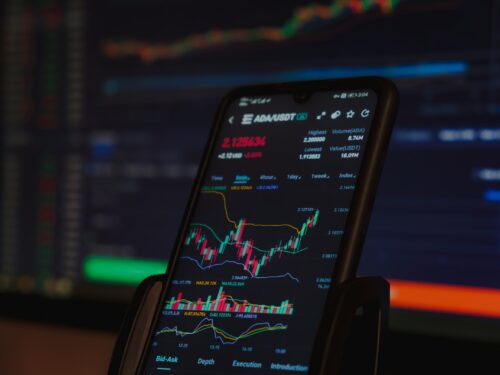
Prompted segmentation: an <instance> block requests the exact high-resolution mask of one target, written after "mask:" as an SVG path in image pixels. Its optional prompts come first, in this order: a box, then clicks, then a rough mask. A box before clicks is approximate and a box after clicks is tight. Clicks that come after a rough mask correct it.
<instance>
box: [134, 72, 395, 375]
mask: <svg viewBox="0 0 500 375" xmlns="http://www.w3.org/2000/svg"><path fill="white" fill-rule="evenodd" d="M397 98H398V95H397V90H396V89H395V87H394V85H393V84H392V83H390V82H389V81H387V80H384V79H381V78H358V79H345V80H332V81H317V82H297V83H286V84H274V85H263V86H253V87H246V88H240V89H237V90H234V91H232V92H231V93H230V94H229V95H227V96H226V98H225V99H224V100H223V103H222V105H221V107H220V110H219V112H218V114H217V117H216V121H215V124H214V127H213V130H212V133H211V135H210V139H209V142H208V145H207V148H206V151H205V154H204V158H203V162H202V164H201V167H200V171H199V174H198V177H197V180H196V182H195V185H194V188H193V192H192V196H191V199H190V202H189V205H188V207H187V210H186V214H185V217H184V220H183V224H182V226H181V229H180V232H179V237H178V239H177V244H176V247H175V251H174V253H173V255H172V258H171V261H170V267H169V270H168V272H167V275H166V282H165V287H164V291H163V294H162V297H161V299H160V302H159V303H158V306H157V311H156V314H155V318H154V319H153V324H152V326H151V330H150V332H149V337H148V339H147V345H146V346H145V348H144V352H143V353H142V358H141V361H140V362H141V364H140V370H139V373H140V374H148V375H153V374H168V373H171V374H191V375H193V374H200V375H201V374H222V373H224V374H227V375H231V374H252V373H258V374H260V375H262V374H276V373H284V374H297V373H306V374H315V375H317V374H320V371H319V368H320V367H319V363H320V362H321V361H322V360H323V359H324V356H325V355H327V353H324V351H323V349H322V348H323V347H324V346H325V342H324V340H326V338H325V337H324V335H321V334H320V333H321V332H324V331H325V330H326V329H327V328H328V326H329V324H331V322H330V319H329V317H331V315H332V314H331V311H329V308H328V303H327V301H328V298H329V289H330V287H331V286H332V285H333V284H335V283H341V282H343V281H346V280H349V279H350V278H353V277H354V276H355V274H356V268H357V265H358V260H359V257H360V253H361V250H362V244H363V239H364V235H365V232H366V229H367V226H368V221H369V216H370V211H371V208H372V204H373V200H374V196H375V190H376V184H377V180H378V177H379V174H380V172H381V168H382V164H383V158H384V154H385V151H386V149H387V146H388V143H389V138H390V134H391V128H392V124H393V121H394V117H395V112H396V107H397Z"/></svg>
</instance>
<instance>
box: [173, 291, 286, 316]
mask: <svg viewBox="0 0 500 375" xmlns="http://www.w3.org/2000/svg"><path fill="white" fill-rule="evenodd" d="M165 309H166V310H178V311H213V312H216V311H218V312H240V313H257V314H268V315H292V314H293V304H291V303H290V301H289V300H284V301H281V303H280V304H279V305H262V304H255V303H251V302H249V301H247V300H242V299H237V298H234V297H233V296H231V295H229V294H226V291H225V290H224V288H223V287H220V288H219V291H218V293H217V297H216V298H215V299H213V300H212V296H211V295H209V296H208V297H207V298H206V300H205V301H202V299H201V298H198V299H197V300H196V301H190V300H187V299H184V298H183V297H182V293H179V294H178V295H177V297H172V298H171V299H170V301H168V302H167V303H166V305H165Z"/></svg>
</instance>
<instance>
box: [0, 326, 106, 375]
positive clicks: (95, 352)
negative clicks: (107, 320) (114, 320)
mask: <svg viewBox="0 0 500 375" xmlns="http://www.w3.org/2000/svg"><path fill="white" fill-rule="evenodd" d="M114 339H115V336H114V334H112V333H107V332H99V331H89V330H81V329H74V328H64V327H55V326H50V325H43V324H35V323H25V322H19V321H14V320H3V319H0V374H3V375H10V374H13V375H14V374H15V375H32V374H51V375H59V374H64V375H67V374H72V375H80V374H81V375H89V374H95V375H100V374H106V371H107V366H108V361H109V358H110V356H111V350H112V348H113V345H114Z"/></svg>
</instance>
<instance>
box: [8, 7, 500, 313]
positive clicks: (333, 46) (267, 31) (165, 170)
mask: <svg viewBox="0 0 500 375" xmlns="http://www.w3.org/2000/svg"><path fill="white" fill-rule="evenodd" d="M263 9H265V11H262V10H263ZM222 10H223V11H222ZM499 12H500V3H499V2H497V1H481V2H466V1H458V0H441V1H416V0H403V1H396V0H392V1H390V0H373V1H369V0H363V1H358V0H352V1H339V0H337V1H317V2H314V3H312V2H308V1H290V0H287V1H284V0H283V1H282V0H276V1H272V2H269V1H255V0H254V1H246V0H242V1H238V2H234V1H225V0H224V1H222V0H215V1H212V2H192V1H184V0H183V1H179V0H174V1H169V2H165V1H159V0H143V1H134V0H126V1H118V0H102V1H86V2H84V1H82V0H72V1H70V0H68V1H58V0H40V1H28V0H25V1H22V0H6V1H4V2H2V15H3V18H2V19H3V21H2V29H3V32H2V46H3V50H2V78H1V80H2V81H1V82H2V99H1V100H2V120H1V121H2V129H3V144H2V172H1V173H2V194H1V200H2V203H1V207H2V212H1V219H0V220H1V241H2V243H1V247H0V286H1V288H2V289H3V290H5V291H9V292H10V291H12V292H19V291H22V292H26V293H33V292H37V293H43V294H48V295H57V296H68V295H81V294H85V295H88V296H93V297H95V296H97V295H98V294H99V293H102V294H103V296H104V297H105V298H110V297H109V296H110V293H108V289H107V288H104V286H113V287H114V288H115V287H116V288H115V289H116V291H130V288H128V286H132V285H134V284H135V283H137V282H138V281H139V280H141V279H142V278H143V277H144V276H146V275H148V274H152V273H158V272H162V271H163V270H164V269H165V265H166V259H167V258H168V254H169V252H170V249H171V246H172V243H173V239H174V237H175V234H176V232H177V227H178V224H179V220H180V217H181V215H182V212H183V209H184V206H185V201H186V199H187V196H188V192H189V189H190V186H191V183H192V180H193V177H194V175H195V172H196V169H197V163H198V160H199V158H200V155H201V150H202V148H203V145H204V142H205V139H206V136H207V134H208V130H209V127H210V124H211V120H212V118H213V115H214V113H215V110H216V106H217V104H218V102H219V100H220V98H221V97H222V95H223V94H224V92H226V91H227V90H228V89H229V88H231V87H233V86H235V85H241V84H249V83H257V82H259V83H263V82H275V81H284V80H304V79H322V78H338V77H344V76H359V75H382V76H385V77H388V78H391V79H393V80H394V81H395V82H396V83H397V85H398V87H399V89H400V92H401V107H400V111H399V117H398V122H397V124H396V129H395V132H394V136H393V139H392V145H391V149H390V152H389V155H388V159H387V164H386V167H385V170H384V175H383V179H382V183H381V189H380V190H379V195H378V199H377V203H376V209H375V214H374V217H373V220H372V224H371V227H370V233H369V236H368V239H367V246H366V250H365V253H364V257H363V262H362V266H361V270H360V271H361V273H364V274H382V275H384V276H386V277H389V278H391V280H392V281H393V284H392V285H393V290H394V291H397V292H396V293H394V295H393V297H394V299H393V305H394V306H397V307H403V308H410V309H418V310H431V311H444V312H455V313H465V314H472V315H475V316H483V317H500V306H499V302H498V301H499V300H500V298H498V294H497V293H498V292H497V290H500V276H499V275H500V272H499V271H500V230H499V225H500V224H499V223H500V208H499V207H500V164H499V162H498V160H497V159H498V158H497V154H498V150H499V146H500V145H499V143H500V127H499V125H498V120H499V117H500V116H499V111H500V102H499V97H498V96H499V84H500V82H499V80H498V77H499V73H500V68H499V62H500V61H499V59H500V50H499V47H500V45H499V43H500V29H499V25H500V23H499V22H498V16H499V15H500V13H499ZM471 30H473V31H474V32H470V31H471ZM213 198H217V197H213ZM259 271H260V270H259ZM415 283H416V284H415ZM495 288H496V289H495ZM116 291H115V292H114V293H113V294H112V296H113V297H112V298H115V297H116V298H121V294H120V293H117V292H116ZM419 291H425V298H422V294H421V293H420V294H419ZM431 297H432V298H431ZM444 297H446V298H444ZM464 300H466V301H470V300H473V301H476V302H475V303H474V304H471V303H468V302H467V303H466V304H465V303H463V302H460V301H464ZM270 302H271V303H278V302H279V301H277V302H276V301H270Z"/></svg>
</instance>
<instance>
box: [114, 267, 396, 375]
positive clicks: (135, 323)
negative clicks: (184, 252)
mask: <svg viewBox="0 0 500 375" xmlns="http://www.w3.org/2000/svg"><path fill="white" fill-rule="evenodd" d="M164 282H165V275H155V276H150V277H148V278H146V279H145V280H144V281H142V282H141V284H140V285H139V286H138V287H137V289H136V291H135V294H134V297H133V299H132V302H131V304H130V306H129V309H128V311H127V313H126V315H125V318H124V321H123V323H122V326H121V329H120V332H119V333H118V337H117V340H116V343H115V347H114V350H113V354H112V357H111V362H110V365H109V369H108V374H109V375H128V374H131V375H132V374H136V372H137V367H138V365H139V361H140V357H141V353H142V351H143V349H144V346H145V345H146V340H147V337H148V332H149V329H150V326H151V324H152V321H153V317H154V313H155V308H156V306H157V303H158V300H159V298H160V296H161V292H162V290H163V286H164ZM331 295H332V296H333V301H332V303H333V304H334V306H335V309H334V310H333V311H335V313H334V314H335V316H334V317H333V319H332V320H331V321H332V324H331V326H330V329H329V330H328V332H327V335H328V340H327V343H328V344H327V347H325V348H324V352H325V353H327V355H326V356H325V358H324V360H323V363H321V372H320V373H321V374H328V375H330V374H331V375H340V374H342V375H343V374H360V375H364V374H367V375H371V374H377V370H378V367H379V358H380V352H381V342H382V337H383V333H384V331H385V329H386V326H387V320H388V312H389V283H388V282H387V281H386V280H384V279H383V278H381V277H360V278H355V279H352V280H349V281H346V282H343V283H341V284H338V285H335V286H333V287H332V294H331Z"/></svg>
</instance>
